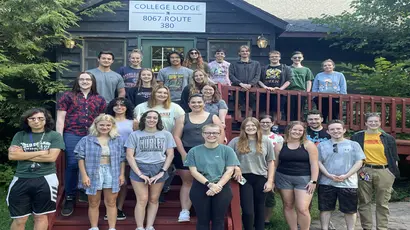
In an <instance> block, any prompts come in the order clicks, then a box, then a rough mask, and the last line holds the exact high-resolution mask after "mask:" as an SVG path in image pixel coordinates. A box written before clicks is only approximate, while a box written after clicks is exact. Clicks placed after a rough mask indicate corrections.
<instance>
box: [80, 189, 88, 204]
mask: <svg viewBox="0 0 410 230" xmlns="http://www.w3.org/2000/svg"><path fill="white" fill-rule="evenodd" d="M78 201H79V202H82V203H88V196H87V194H85V191H83V190H81V191H80V195H79V197H78Z"/></svg>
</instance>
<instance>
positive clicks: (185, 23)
mask: <svg viewBox="0 0 410 230" xmlns="http://www.w3.org/2000/svg"><path fill="white" fill-rule="evenodd" d="M205 25H206V3H201V2H161V1H130V12H129V30H137V31H172V32H176V31H178V32H205Z"/></svg>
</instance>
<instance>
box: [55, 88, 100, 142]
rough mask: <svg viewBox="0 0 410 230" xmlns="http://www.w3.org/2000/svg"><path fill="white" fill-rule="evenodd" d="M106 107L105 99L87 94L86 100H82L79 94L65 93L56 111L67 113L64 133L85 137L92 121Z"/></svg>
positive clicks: (82, 97) (82, 96) (81, 94)
mask: <svg viewBox="0 0 410 230" xmlns="http://www.w3.org/2000/svg"><path fill="white" fill-rule="evenodd" d="M106 105H107V103H106V102H105V99H104V98H103V97H102V96H100V95H96V94H88V96H87V98H84V95H83V93H81V92H80V93H74V92H71V91H69V92H65V93H64V94H63V96H62V97H61V98H60V99H59V100H58V103H57V110H61V111H66V112H67V114H66V116H65V120H64V132H68V133H72V134H74V135H77V136H86V135H87V134H88V128H89V127H90V126H91V124H92V123H93V121H94V119H95V118H96V117H97V116H98V115H100V113H103V112H104V110H105V107H106Z"/></svg>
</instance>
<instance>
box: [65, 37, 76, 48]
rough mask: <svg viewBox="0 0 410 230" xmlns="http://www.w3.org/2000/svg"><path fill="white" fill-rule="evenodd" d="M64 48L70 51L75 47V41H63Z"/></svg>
mask: <svg viewBox="0 0 410 230" xmlns="http://www.w3.org/2000/svg"><path fill="white" fill-rule="evenodd" d="M64 45H65V48H67V49H72V48H74V46H75V41H74V40H73V39H71V38H69V39H67V40H65V41H64Z"/></svg>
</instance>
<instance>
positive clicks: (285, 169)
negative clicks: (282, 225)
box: [275, 121, 319, 230]
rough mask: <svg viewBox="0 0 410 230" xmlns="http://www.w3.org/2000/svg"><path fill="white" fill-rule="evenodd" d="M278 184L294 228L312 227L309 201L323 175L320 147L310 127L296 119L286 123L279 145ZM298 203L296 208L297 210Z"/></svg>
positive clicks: (291, 228) (276, 183) (290, 222)
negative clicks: (310, 134) (308, 130)
mask: <svg viewBox="0 0 410 230" xmlns="http://www.w3.org/2000/svg"><path fill="white" fill-rule="evenodd" d="M275 153H276V159H277V160H276V162H275V164H276V175H275V186H276V188H277V189H279V192H280V195H281V197H282V201H283V212H284V214H285V218H286V222H287V223H288V225H289V228H290V230H297V229H298V224H299V226H300V229H301V230H308V229H309V226H310V213H309V204H310V202H311V200H312V196H313V193H314V191H315V188H316V184H317V178H318V175H319V161H318V150H317V148H316V145H315V144H314V143H313V142H311V141H309V140H307V138H306V127H305V125H304V124H303V123H302V122H300V121H292V122H290V123H289V125H288V126H287V127H286V130H285V141H284V143H283V144H280V143H278V144H276V145H275ZM295 207H296V212H295Z"/></svg>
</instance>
